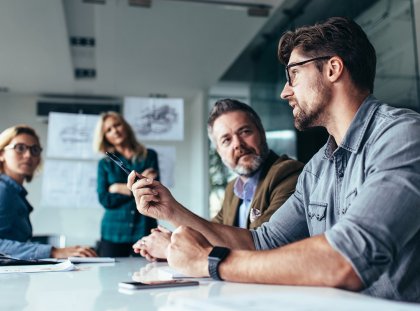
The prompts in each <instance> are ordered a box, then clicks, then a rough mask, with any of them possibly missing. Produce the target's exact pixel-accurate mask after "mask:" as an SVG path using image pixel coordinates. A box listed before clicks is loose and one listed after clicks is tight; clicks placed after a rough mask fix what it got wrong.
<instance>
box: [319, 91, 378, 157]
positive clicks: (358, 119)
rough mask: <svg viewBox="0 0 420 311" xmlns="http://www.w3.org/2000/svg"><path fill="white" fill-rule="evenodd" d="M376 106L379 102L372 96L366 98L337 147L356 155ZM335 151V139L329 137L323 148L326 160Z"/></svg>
mask: <svg viewBox="0 0 420 311" xmlns="http://www.w3.org/2000/svg"><path fill="white" fill-rule="evenodd" d="M378 106H379V101H378V100H377V99H376V98H375V97H374V96H373V95H369V96H368V97H366V99H365V100H364V101H363V103H362V105H361V106H360V107H359V109H358V110H357V112H356V115H355V116H354V118H353V121H352V122H351V123H350V127H349V128H348V130H347V132H346V135H345V136H344V139H343V141H342V142H341V144H340V146H339V147H340V148H343V149H346V150H348V151H350V152H353V153H356V152H357V151H358V150H359V148H360V145H361V142H362V139H363V136H364V135H365V133H366V130H367V127H368V125H369V123H370V120H371V119H372V118H373V115H374V113H375V111H376V109H377V108H378ZM336 149H337V144H336V142H335V139H334V137H332V136H331V135H330V136H329V137H328V141H327V144H326V146H325V152H324V157H325V158H328V159H329V158H331V157H332V156H333V153H334V151H335V150H336Z"/></svg>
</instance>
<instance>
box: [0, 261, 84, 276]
mask: <svg viewBox="0 0 420 311" xmlns="http://www.w3.org/2000/svg"><path fill="white" fill-rule="evenodd" d="M76 269H77V268H76V266H75V265H74V264H72V263H71V261H70V260H66V261H64V262H60V263H56V264H50V265H35V266H34V265H31V266H4V267H0V273H34V272H63V271H72V270H76Z"/></svg>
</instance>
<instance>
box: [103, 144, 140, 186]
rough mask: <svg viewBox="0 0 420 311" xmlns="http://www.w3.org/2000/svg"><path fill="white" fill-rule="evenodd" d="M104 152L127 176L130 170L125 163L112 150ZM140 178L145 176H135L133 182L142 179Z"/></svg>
mask: <svg viewBox="0 0 420 311" xmlns="http://www.w3.org/2000/svg"><path fill="white" fill-rule="evenodd" d="M105 154H106V155H107V156H108V157H109V158H110V159H111V160H112V162H114V163H115V164H117V165H118V166H119V167H120V168H121V169H122V170H123V171H124V172H125V173H126V174H127V176H128V175H130V173H131V171H130V170H129V169H128V168H127V167H125V165H124V164H123V162H122V161H121V160H120V158H118V157H117V156H116V155H115V154H113V153H112V152H108V151H106V152H105ZM142 178H146V177H145V176H143V175H140V177H138V176H136V178H135V179H134V182H136V181H137V180H139V179H142Z"/></svg>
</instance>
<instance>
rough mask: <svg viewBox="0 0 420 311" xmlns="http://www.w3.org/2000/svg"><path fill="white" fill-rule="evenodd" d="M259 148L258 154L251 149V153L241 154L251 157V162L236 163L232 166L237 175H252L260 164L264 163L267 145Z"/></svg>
mask: <svg viewBox="0 0 420 311" xmlns="http://www.w3.org/2000/svg"><path fill="white" fill-rule="evenodd" d="M260 150H261V154H260V155H257V154H255V152H253V151H252V153H248V154H246V155H243V156H247V157H252V159H251V164H247V165H243V164H240V163H238V164H237V165H236V166H235V167H234V168H232V170H233V171H234V172H235V173H236V174H238V175H239V176H243V177H251V176H252V175H254V174H255V173H256V172H257V171H258V170H259V169H260V167H261V165H262V164H263V163H264V161H265V159H266V158H267V155H268V147H267V145H265V146H261V148H260Z"/></svg>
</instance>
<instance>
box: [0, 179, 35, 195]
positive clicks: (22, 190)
mask: <svg viewBox="0 0 420 311" xmlns="http://www.w3.org/2000/svg"><path fill="white" fill-rule="evenodd" d="M0 180H1V181H3V182H4V183H5V184H6V185H8V186H9V187H12V188H14V189H15V190H16V191H17V192H18V193H19V194H20V195H22V196H23V197H25V196H26V195H27V194H28V192H27V191H26V189H25V188H24V187H23V186H22V185H20V184H18V183H17V182H16V180H14V179H13V178H11V177H10V176H8V175H6V174H0Z"/></svg>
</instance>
